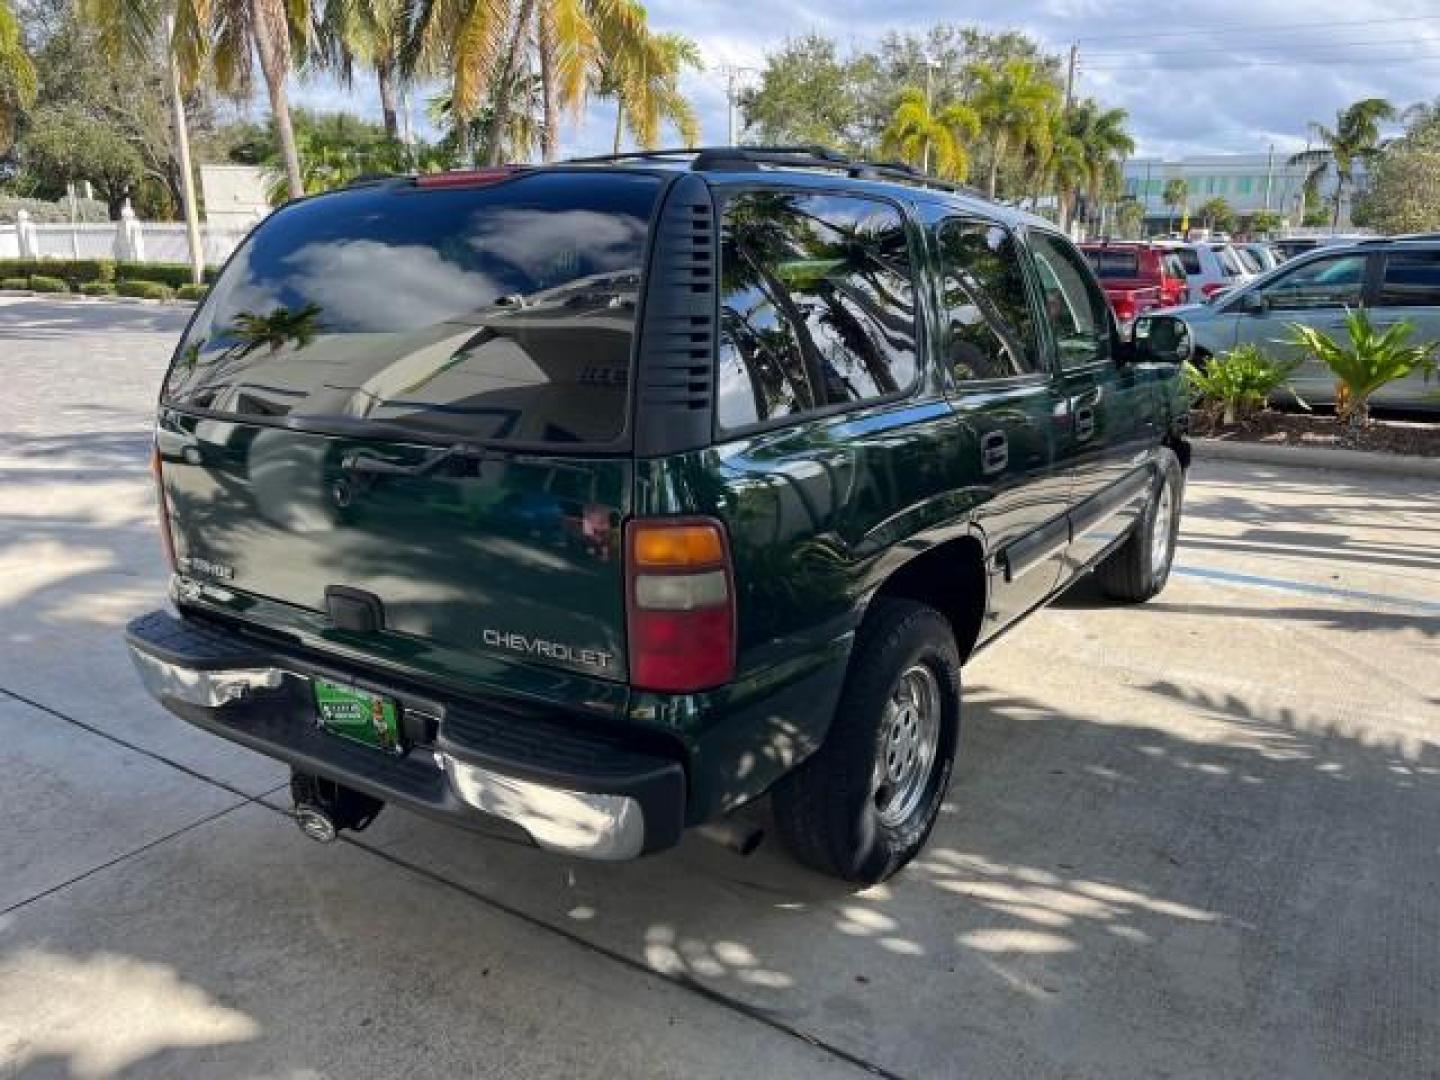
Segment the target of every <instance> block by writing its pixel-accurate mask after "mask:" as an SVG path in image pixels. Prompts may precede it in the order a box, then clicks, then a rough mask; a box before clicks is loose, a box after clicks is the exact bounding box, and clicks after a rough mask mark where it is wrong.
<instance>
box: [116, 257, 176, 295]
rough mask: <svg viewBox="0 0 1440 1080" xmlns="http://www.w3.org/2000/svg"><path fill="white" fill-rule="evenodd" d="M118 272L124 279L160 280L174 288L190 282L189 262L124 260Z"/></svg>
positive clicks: (162, 283) (161, 282)
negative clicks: (138, 261)
mask: <svg viewBox="0 0 1440 1080" xmlns="http://www.w3.org/2000/svg"><path fill="white" fill-rule="evenodd" d="M117 272H118V274H119V276H120V279H121V280H122V281H158V282H159V283H160V284H161V285H168V286H170V288H172V289H178V288H179V287H180V286H181V285H188V284H190V264H189V263H136V262H122V263H120V264H119V265H118V266H117Z"/></svg>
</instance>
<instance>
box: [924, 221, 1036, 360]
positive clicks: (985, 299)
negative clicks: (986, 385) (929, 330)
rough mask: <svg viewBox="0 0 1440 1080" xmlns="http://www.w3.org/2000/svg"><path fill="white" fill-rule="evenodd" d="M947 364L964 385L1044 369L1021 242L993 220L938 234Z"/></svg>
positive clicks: (950, 225) (956, 224)
mask: <svg viewBox="0 0 1440 1080" xmlns="http://www.w3.org/2000/svg"><path fill="white" fill-rule="evenodd" d="M938 242H939V247H940V269H941V274H942V277H941V290H942V301H943V312H944V316H945V322H946V334H945V339H944V342H943V348H944V349H945V358H946V363H947V364H948V365H949V367H950V370H951V372H952V373H953V374H954V376H955V378H956V379H957V380H959V381H960V382H967V381H973V380H976V379H1005V378H1010V377H1012V376H1015V375H1028V374H1030V373H1031V372H1034V371H1038V370H1039V369H1040V360H1039V349H1038V348H1037V347H1036V344H1035V320H1034V316H1033V313H1032V312H1031V310H1030V298H1029V296H1028V295H1027V294H1026V291H1025V273H1024V270H1023V269H1022V268H1021V263H1020V252H1019V249H1018V247H1017V246H1016V243H1015V239H1014V237H1012V236H1011V235H1010V234H1009V233H1008V232H1006V231H1005V230H1004V229H1002V228H1001V227H1000V226H998V225H995V224H992V223H990V222H987V221H972V220H960V219H953V220H950V221H945V222H942V223H941V225H940V229H939V233H938Z"/></svg>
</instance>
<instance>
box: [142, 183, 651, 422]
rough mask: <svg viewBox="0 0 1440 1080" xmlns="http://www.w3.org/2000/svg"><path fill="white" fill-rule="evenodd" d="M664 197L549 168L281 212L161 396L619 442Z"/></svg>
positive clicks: (232, 408)
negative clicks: (643, 282) (648, 245)
mask: <svg viewBox="0 0 1440 1080" xmlns="http://www.w3.org/2000/svg"><path fill="white" fill-rule="evenodd" d="M658 190H659V181H658V180H657V179H656V178H654V177H650V176H643V175H640V174H635V173H629V174H626V173H608V174H600V175H597V174H594V173H588V174H580V173H566V172H544V173H535V174H530V175H524V174H522V175H520V176H517V177H514V178H511V179H509V180H506V181H504V182H500V183H492V184H489V185H483V186H467V187H449V188H438V187H437V188H429V189H427V188H424V187H400V188H396V187H393V186H389V185H386V186H383V187H373V188H359V189H356V190H353V191H348V192H343V193H339V194H336V195H331V196H325V197H322V198H318V199H313V200H307V201H304V202H300V203H297V204H295V205H294V206H290V207H286V208H284V209H281V210H279V211H277V212H276V213H275V214H274V215H273V216H272V217H271V218H270V219H269V220H268V221H267V222H266V223H265V224H263V225H262V226H261V227H260V228H259V229H258V230H257V231H256V232H255V233H254V234H253V235H252V236H251V237H250V238H249V239H248V240H247V241H246V242H245V244H244V245H243V246H242V247H241V248H240V250H239V251H238V252H237V253H236V255H235V257H234V258H233V259H232V260H231V262H230V264H229V266H228V267H227V268H226V270H225V272H224V273H223V274H222V275H221V277H220V280H219V281H218V282H217V283H216V285H215V287H214V289H213V290H212V291H211V294H210V296H209V297H208V299H207V300H206V301H205V303H204V305H203V306H202V307H201V310H200V311H199V313H198V314H197V316H196V319H195V321H194V323H193V324H192V325H191V327H190V329H189V330H188V331H187V333H186V336H185V340H184V341H183V342H182V344H181V347H180V349H179V351H178V353H177V355H176V359H175V362H174V364H173V365H172V367H171V370H170V373H169V375H168V376H167V378H166V384H165V401H166V403H167V404H170V405H173V406H176V407H179V408H182V409H186V408H189V409H196V410H204V411H206V412H208V413H214V414H220V415H224V416H233V417H239V418H245V419H252V420H254V421H257V422H270V423H284V424H285V425H286V426H293V427H300V428H312V429H314V430H327V429H332V430H340V431H342V432H348V431H352V430H356V429H357V428H358V429H361V430H363V428H364V427H365V426H366V424H367V422H368V423H373V424H375V425H377V426H378V425H381V424H383V425H384V427H385V428H386V429H390V430H395V429H399V430H400V431H401V432H402V433H405V434H408V433H411V432H413V433H414V434H415V435H417V436H421V437H425V436H429V437H436V438H444V439H456V440H459V439H466V440H469V439H474V440H481V441H499V442H515V443H545V444H552V443H553V444H607V443H612V442H613V441H614V440H615V439H617V438H618V437H619V436H620V435H621V434H622V433H623V431H624V429H625V425H626V402H627V401H628V397H629V395H628V386H629V382H630V368H631V354H632V350H631V344H632V338H633V336H634V334H633V331H634V322H635V308H636V302H637V298H638V296H639V288H640V276H641V271H642V266H643V257H644V249H645V241H646V237H647V235H648V233H649V226H650V218H651V213H652V211H653V209H654V205H655V200H656V195H657V192H658Z"/></svg>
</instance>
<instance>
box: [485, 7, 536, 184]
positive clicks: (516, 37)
mask: <svg viewBox="0 0 1440 1080" xmlns="http://www.w3.org/2000/svg"><path fill="white" fill-rule="evenodd" d="M534 14H535V0H520V12H519V14H518V15H516V17H515V25H514V27H513V28H512V29H511V31H510V41H509V44H508V45H507V47H506V49H505V60H504V63H503V64H502V65H501V67H500V76H499V78H497V79H496V80H495V95H494V99H493V100H492V101H491V102H490V126H489V130H488V131H487V132H486V135H485V142H486V146H485V164H487V165H499V164H500V159H501V158H503V157H504V156H505V132H506V130H507V129H508V128H509V127H510V114H511V113H512V112H513V111H514V109H515V69H516V67H517V66H518V64H519V59H520V47H521V44H522V42H523V41H524V40H525V32H526V30H528V29H529V27H530V20H531V19H532V18H533V17H534Z"/></svg>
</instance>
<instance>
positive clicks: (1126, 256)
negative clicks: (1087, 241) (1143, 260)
mask: <svg viewBox="0 0 1440 1080" xmlns="http://www.w3.org/2000/svg"><path fill="white" fill-rule="evenodd" d="M1085 257H1086V258H1087V259H1089V260H1090V265H1091V266H1093V267H1094V268H1095V274H1096V276H1097V277H1102V278H1133V277H1138V276H1139V274H1140V258H1139V256H1138V255H1136V254H1135V252H1133V251H1103V250H1095V249H1091V250H1089V251H1087V252H1085Z"/></svg>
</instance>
